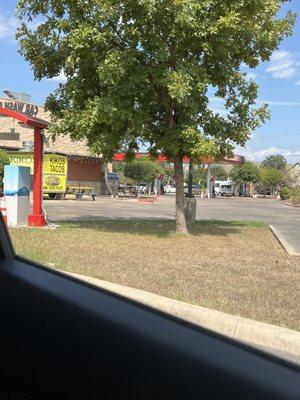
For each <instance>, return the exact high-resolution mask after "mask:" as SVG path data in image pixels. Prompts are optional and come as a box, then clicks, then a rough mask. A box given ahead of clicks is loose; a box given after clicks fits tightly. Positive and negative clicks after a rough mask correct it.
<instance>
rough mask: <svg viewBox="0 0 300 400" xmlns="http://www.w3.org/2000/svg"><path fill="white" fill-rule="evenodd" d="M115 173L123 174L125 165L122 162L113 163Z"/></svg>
mask: <svg viewBox="0 0 300 400" xmlns="http://www.w3.org/2000/svg"><path fill="white" fill-rule="evenodd" d="M112 167H113V171H114V172H123V173H124V169H125V163H124V162H120V161H113V163H112Z"/></svg>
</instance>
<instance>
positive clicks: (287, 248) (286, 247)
mask: <svg viewBox="0 0 300 400" xmlns="http://www.w3.org/2000/svg"><path fill="white" fill-rule="evenodd" d="M270 229H271V231H272V232H273V234H274V236H275V237H276V239H277V240H278V242H279V243H280V244H281V246H282V247H283V248H284V250H285V251H286V252H287V253H288V254H289V255H290V256H300V253H297V252H296V251H295V250H294V248H293V247H292V246H291V245H290V244H289V243H288V242H287V240H286V239H285V237H284V236H283V234H282V233H281V232H280V231H279V230H278V229H277V228H275V226H273V225H270Z"/></svg>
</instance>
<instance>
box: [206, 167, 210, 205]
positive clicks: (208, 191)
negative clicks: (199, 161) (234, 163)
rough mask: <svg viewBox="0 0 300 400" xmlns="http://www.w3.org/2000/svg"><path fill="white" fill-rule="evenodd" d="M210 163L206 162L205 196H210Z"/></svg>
mask: <svg viewBox="0 0 300 400" xmlns="http://www.w3.org/2000/svg"><path fill="white" fill-rule="evenodd" d="M210 170H211V165H210V164H208V165H207V186H206V189H207V197H208V198H210V197H211V181H210V179H211V171H210Z"/></svg>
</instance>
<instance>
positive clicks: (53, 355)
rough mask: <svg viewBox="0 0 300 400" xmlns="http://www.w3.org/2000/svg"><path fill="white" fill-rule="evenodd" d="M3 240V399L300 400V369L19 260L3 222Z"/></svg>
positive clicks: (0, 348) (0, 276)
mask: <svg viewBox="0 0 300 400" xmlns="http://www.w3.org/2000/svg"><path fill="white" fill-rule="evenodd" d="M0 237H1V249H0V257H1V268H0V316H1V326H0V337H1V342H0V388H1V389H0V397H1V398H3V399H5V398H9V399H19V398H20V399H32V398H33V399H35V398H42V399H102V398H104V399H105V398H115V397H118V398H122V399H123V398H130V399H164V398H170V399H204V398H209V399H214V398H218V399H219V398H228V399H300V371H299V368H298V367H297V366H296V365H294V364H292V363H289V362H288V361H285V360H282V359H279V358H276V357H274V356H273V355H270V354H267V353H264V352H262V351H259V350H256V349H253V348H251V347H250V346H246V345H244V344H241V343H238V342H235V341H233V340H230V339H228V338H225V337H223V336H221V335H218V334H216V333H214V332H210V331H208V330H205V329H202V328H199V327H197V326H194V325H192V324H190V323H187V322H184V321H181V320H179V319H177V318H174V317H172V316H170V315H166V314H164V313H162V312H159V311H157V310H154V309H151V308H149V307H146V306H144V305H141V304H139V303H137V302H134V301H130V300H128V299H126V298H123V297H121V296H118V295H116V294H113V293H110V292H109V291H106V290H103V289H99V288H97V287H94V286H92V285H89V284H87V283H84V282H81V281H79V280H77V279H75V278H71V277H69V276H65V275H64V274H63V273H60V272H57V271H54V270H50V269H48V268H46V267H43V266H40V265H36V264H34V263H32V262H30V261H28V260H23V259H21V258H18V257H17V256H16V255H15V254H14V251H13V248H12V245H11V242H10V239H9V237H8V233H7V230H6V228H5V226H4V225H3V223H2V221H1V224H0ZM41 246H43V243H41ZM99 262H101V261H99Z"/></svg>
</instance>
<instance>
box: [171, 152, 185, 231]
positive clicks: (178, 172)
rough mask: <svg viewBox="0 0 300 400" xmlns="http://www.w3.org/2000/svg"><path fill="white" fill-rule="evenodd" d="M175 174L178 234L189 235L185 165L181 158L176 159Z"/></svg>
mask: <svg viewBox="0 0 300 400" xmlns="http://www.w3.org/2000/svg"><path fill="white" fill-rule="evenodd" d="M174 173H175V186H176V232H177V233H188V231H187V223H186V218H185V213H184V208H185V201H184V187H183V165H182V157H181V156H176V157H175V158H174Z"/></svg>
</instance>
